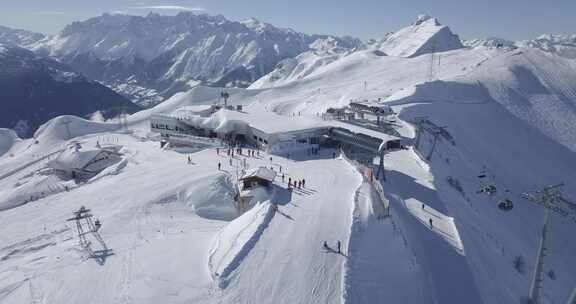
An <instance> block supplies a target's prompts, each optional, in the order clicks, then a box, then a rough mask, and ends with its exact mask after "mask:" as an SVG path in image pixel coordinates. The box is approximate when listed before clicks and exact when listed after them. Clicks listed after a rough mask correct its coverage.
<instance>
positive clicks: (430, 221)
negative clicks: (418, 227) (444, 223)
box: [429, 218, 434, 228]
mask: <svg viewBox="0 0 576 304" xmlns="http://www.w3.org/2000/svg"><path fill="white" fill-rule="evenodd" d="M429 223H430V228H433V227H434V226H433V225H432V218H430V220H429Z"/></svg>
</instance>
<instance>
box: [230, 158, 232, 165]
mask: <svg viewBox="0 0 576 304" xmlns="http://www.w3.org/2000/svg"><path fill="white" fill-rule="evenodd" d="M230 166H232V158H230Z"/></svg>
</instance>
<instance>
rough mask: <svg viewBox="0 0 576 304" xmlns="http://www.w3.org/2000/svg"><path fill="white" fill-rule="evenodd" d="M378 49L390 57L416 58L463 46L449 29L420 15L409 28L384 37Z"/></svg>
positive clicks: (434, 19) (434, 20)
mask: <svg viewBox="0 0 576 304" xmlns="http://www.w3.org/2000/svg"><path fill="white" fill-rule="evenodd" d="M378 47H379V48H380V50H382V51H384V53H386V54H388V55H391V56H400V57H416V56H419V55H422V54H427V53H431V52H444V51H450V50H454V49H459V48H462V47H463V45H462V42H461V41H460V38H458V36H457V35H454V34H453V33H452V32H451V31H450V28H449V27H447V26H444V25H441V24H440V23H439V22H438V20H437V19H436V18H432V17H430V16H426V15H420V16H418V19H417V20H416V21H415V22H414V23H412V24H411V25H410V26H408V27H405V28H403V29H401V30H399V31H397V32H395V33H393V34H390V35H387V36H386V37H384V38H383V39H382V41H380V42H379V46H378Z"/></svg>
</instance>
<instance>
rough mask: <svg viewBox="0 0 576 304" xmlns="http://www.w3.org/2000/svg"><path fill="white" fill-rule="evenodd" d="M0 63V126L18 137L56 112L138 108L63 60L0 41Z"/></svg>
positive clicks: (108, 114)
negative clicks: (0, 106)
mask: <svg viewBox="0 0 576 304" xmlns="http://www.w3.org/2000/svg"><path fill="white" fill-rule="evenodd" d="M0 67H1V68H0V101H1V102H0V104H1V105H2V111H0V128H12V129H14V130H15V131H16V132H17V133H18V135H19V136H21V137H29V136H31V135H32V134H33V133H34V131H35V130H36V128H37V127H38V126H40V125H41V124H43V123H45V122H46V121H47V120H49V119H51V118H53V117H55V116H59V115H64V114H73V115H76V116H81V117H88V116H90V115H92V114H94V113H95V112H100V113H101V114H102V116H103V118H111V117H114V116H116V115H118V114H119V113H121V112H128V113H132V112H135V111H136V110H138V109H139V108H140V107H139V106H137V105H135V104H133V103H132V102H130V100H128V99H126V98H125V97H123V96H121V95H119V94H117V93H116V92H114V91H112V90H111V89H109V88H107V87H105V86H103V85H101V84H100V83H98V82H96V81H93V80H89V79H87V78H86V77H84V76H82V75H81V74H79V73H77V72H76V71H74V69H72V68H70V67H69V66H67V65H66V64H63V63H60V62H58V61H56V60H54V59H51V58H47V57H43V56H39V55H37V54H35V53H33V52H32V51H29V50H26V49H23V48H20V47H16V46H7V45H0Z"/></svg>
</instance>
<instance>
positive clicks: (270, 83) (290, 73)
mask: <svg viewBox="0 0 576 304" xmlns="http://www.w3.org/2000/svg"><path fill="white" fill-rule="evenodd" d="M310 48H311V50H310V51H307V52H304V53H302V54H300V55H298V56H296V57H294V58H287V59H284V60H282V61H280V62H279V63H278V64H277V65H276V67H275V68H274V70H273V71H272V72H270V73H269V74H267V75H265V76H264V77H262V78H260V79H258V80H257V81H255V82H254V83H253V84H252V85H250V87H249V88H250V89H262V88H269V87H274V86H280V85H283V84H286V83H289V82H291V81H295V80H298V79H302V78H304V77H306V76H308V75H310V74H312V73H314V72H315V71H316V70H317V69H319V68H321V67H323V66H325V65H327V64H329V63H332V62H334V61H336V60H338V59H340V58H342V57H344V56H346V55H348V54H350V53H351V52H354V51H355V50H356V49H351V48H349V47H341V46H340V45H339V42H338V40H336V39H334V38H332V37H329V38H326V39H318V40H316V41H315V42H314V43H312V44H311V45H310Z"/></svg>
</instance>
